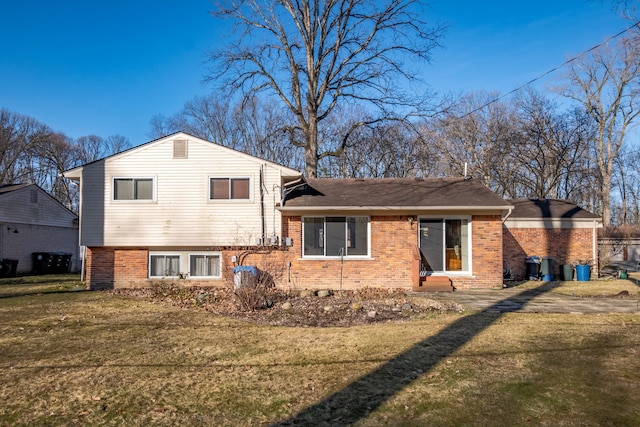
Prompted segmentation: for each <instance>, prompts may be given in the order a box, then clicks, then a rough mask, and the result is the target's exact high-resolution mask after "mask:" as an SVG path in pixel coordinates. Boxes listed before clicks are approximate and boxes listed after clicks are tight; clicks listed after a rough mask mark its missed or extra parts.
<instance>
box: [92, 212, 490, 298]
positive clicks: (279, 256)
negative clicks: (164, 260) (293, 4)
mask: <svg viewBox="0 0 640 427" xmlns="http://www.w3.org/2000/svg"><path fill="white" fill-rule="evenodd" d="M414 218H415V216H414ZM370 225H371V242H370V244H371V259H349V258H345V259H344V260H343V261H342V262H341V261H340V260H339V259H330V260H322V259H315V260H313V259H302V224H301V217H299V216H293V217H284V218H283V236H284V237H289V238H291V239H292V243H293V245H292V246H291V247H280V248H269V247H264V248H255V247H253V248H206V249H205V248H190V250H193V251H196V250H197V249H199V250H201V251H202V250H209V251H214V250H215V251H218V252H220V253H221V254H222V266H223V278H222V279H218V280H198V281H195V280H192V279H189V280H186V281H185V282H184V283H185V284H189V285H210V286H211V285H224V284H230V283H231V281H232V279H233V276H232V269H233V266H234V263H233V261H232V257H234V256H235V257H236V260H238V261H239V262H241V263H242V265H255V266H257V267H258V268H259V269H261V270H263V271H267V272H268V273H269V274H271V275H272V276H273V279H274V281H275V282H276V284H277V285H278V286H280V287H283V288H299V289H327V288H329V289H339V288H340V287H342V289H345V290H348V289H357V288H361V287H377V288H406V289H411V287H412V283H411V273H412V271H411V268H412V256H413V254H412V248H413V247H414V246H415V245H416V244H417V239H418V237H417V236H418V223H417V222H413V223H411V222H409V221H408V217H407V216H406V215H388V216H375V215H374V216H372V217H371V224H370ZM472 233H473V242H472V251H473V258H474V259H473V262H472V265H473V271H472V276H471V277H464V278H461V277H455V276H452V279H453V282H454V285H455V286H456V287H459V288H471V287H495V286H499V285H500V284H501V283H502V223H501V220H500V216H498V215H495V216H474V217H473V218H472ZM172 250H175V248H172ZM87 258H88V259H87V280H88V283H89V287H90V288H91V289H105V288H114V287H115V288H121V287H140V286H149V285H150V284H151V283H153V281H150V280H149V279H148V278H147V275H148V258H149V256H148V250H147V249H145V248H136V249H129V248H127V249H118V248H89V249H88V251H87Z"/></svg>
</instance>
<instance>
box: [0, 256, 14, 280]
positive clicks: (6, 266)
mask: <svg viewBox="0 0 640 427" xmlns="http://www.w3.org/2000/svg"><path fill="white" fill-rule="evenodd" d="M17 271H18V260H17V259H3V260H2V261H1V262H0V277H16V273H17Z"/></svg>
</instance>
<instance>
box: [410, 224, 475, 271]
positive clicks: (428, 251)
mask: <svg viewBox="0 0 640 427" xmlns="http://www.w3.org/2000/svg"><path fill="white" fill-rule="evenodd" d="M418 241H419V246H420V251H421V252H422V255H424V258H425V260H426V265H423V266H422V268H421V270H424V271H430V272H447V273H455V272H460V273H462V272H465V273H468V272H470V271H471V221H470V220H469V219H468V218H421V219H420V227H419V236H418ZM423 264H424V262H423Z"/></svg>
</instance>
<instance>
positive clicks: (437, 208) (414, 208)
mask: <svg viewBox="0 0 640 427" xmlns="http://www.w3.org/2000/svg"><path fill="white" fill-rule="evenodd" d="M276 209H277V210H279V211H281V212H285V213H289V212H329V211H345V212H353V211H369V212H370V211H376V212H413V213H415V212H440V211H447V212H451V211H455V212H504V211H508V210H509V206H284V207H283V206H277V207H276Z"/></svg>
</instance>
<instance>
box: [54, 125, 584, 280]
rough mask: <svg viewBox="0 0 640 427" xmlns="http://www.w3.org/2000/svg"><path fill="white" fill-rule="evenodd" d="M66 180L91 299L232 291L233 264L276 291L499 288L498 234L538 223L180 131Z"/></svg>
mask: <svg viewBox="0 0 640 427" xmlns="http://www.w3.org/2000/svg"><path fill="white" fill-rule="evenodd" d="M64 176H65V177H67V178H69V179H73V180H76V181H78V183H79V186H80V243H81V245H84V246H86V254H87V258H86V263H85V268H86V278H87V286H88V287H89V288H90V289H105V288H114V287H115V288H119V287H138V286H149V285H152V284H153V283H156V282H157V281H162V280H182V279H184V282H183V283H185V284H189V285H224V284H233V283H234V279H238V276H237V273H234V268H236V267H239V266H243V270H246V271H245V272H244V273H247V272H252V273H251V274H255V272H256V271H262V272H263V273H264V274H263V276H266V277H268V278H270V280H273V281H274V282H275V283H276V285H278V286H281V287H285V288H316V289H320V288H323V289H327V288H330V289H345V290H346V289H357V288H361V287H366V286H370V287H387V288H406V289H414V290H418V291H420V290H425V289H426V290H429V289H431V290H451V289H453V288H454V287H457V288H488V287H497V286H501V284H502V279H503V250H506V249H505V248H507V249H508V250H512V247H511V246H508V245H507V243H505V242H504V240H505V239H504V238H503V235H504V233H510V237H509V238H510V239H511V240H515V243H516V244H517V243H518V242H519V240H518V239H520V235H521V234H520V230H519V228H521V227H526V228H527V229H528V228H529V227H533V228H536V227H537V225H532V224H529V223H525V222H522V221H521V222H514V221H516V220H525V219H526V218H525V217H520V216H519V214H518V212H519V210H517V209H515V205H514V204H513V203H512V202H510V201H505V200H504V199H502V198H501V197H499V196H498V195H496V194H494V193H493V192H491V191H489V190H488V189H487V188H486V187H485V186H484V185H482V184H481V183H479V182H478V181H475V180H473V179H467V178H462V177H461V178H432V179H427V178H411V179H308V180H306V179H304V177H303V176H302V175H301V174H300V173H299V172H298V171H295V170H293V169H290V168H287V167H284V166H281V165H278V164H275V163H271V162H268V161H265V160H262V159H259V158H256V157H253V156H250V155H247V154H244V153H241V152H238V151H235V150H233V149H230V148H227V147H223V146H221V145H218V144H215V143H212V142H209V141H206V140H203V139H200V138H196V137H194V136H192V135H188V134H186V133H182V132H179V133H176V134H173V135H169V136H166V137H164V138H160V139H157V140H155V141H151V142H149V143H147V144H144V145H141V146H138V147H135V148H132V149H129V150H127V151H124V152H122V153H119V154H115V155H113V156H110V157H107V158H105V159H102V160H98V161H95V162H92V163H89V164H86V165H83V166H81V167H78V168H75V169H71V170H69V171H66V172H65V173H64ZM554 206H555V205H554ZM554 212H555V210H554ZM525 216H526V215H525ZM550 223H551V224H555V222H554V221H550ZM505 224H506V225H505ZM543 225H544V222H543ZM549 230H551V231H552V232H555V228H553V227H552V228H550V229H549ZM526 236H527V234H526V233H525V234H523V237H526ZM511 243H512V242H511V241H509V244H511ZM536 248H537V247H536ZM519 250H520V251H521V252H519V253H518V254H517V256H516V257H517V258H518V259H519V260H522V259H523V258H524V256H525V255H529V254H530V251H531V250H532V249H530V248H529V247H527V245H526V244H524V243H523V244H521V245H520V249H519ZM575 253H576V254H578V253H582V252H578V251H576V252H575ZM536 254H538V255H546V253H544V254H541V253H539V252H536ZM549 254H551V255H554V256H558V258H559V259H560V257H559V255H556V253H555V252H549ZM571 254H572V255H573V252H571ZM507 256H508V257H509V259H511V257H512V256H513V254H511V253H508V254H507ZM513 259H515V258H513ZM522 264H523V263H522ZM252 267H257V269H254V268H252ZM236 271H237V270H236ZM244 273H242V274H244ZM236 284H237V283H236Z"/></svg>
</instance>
